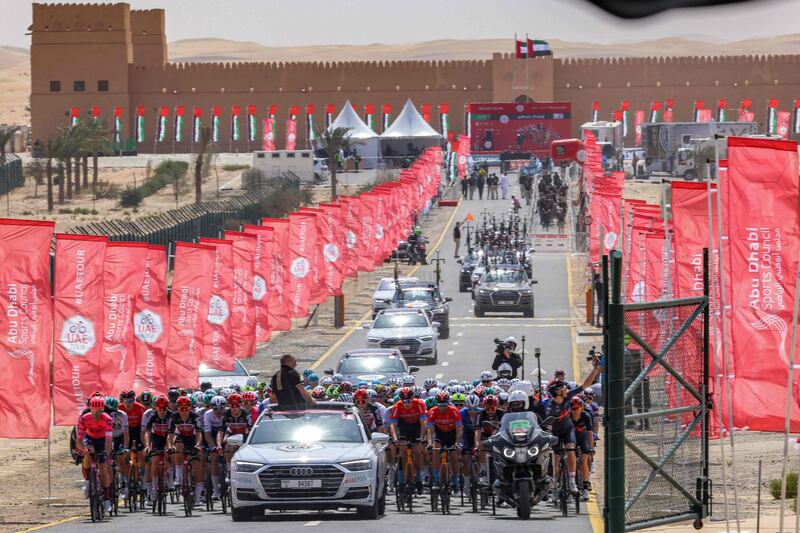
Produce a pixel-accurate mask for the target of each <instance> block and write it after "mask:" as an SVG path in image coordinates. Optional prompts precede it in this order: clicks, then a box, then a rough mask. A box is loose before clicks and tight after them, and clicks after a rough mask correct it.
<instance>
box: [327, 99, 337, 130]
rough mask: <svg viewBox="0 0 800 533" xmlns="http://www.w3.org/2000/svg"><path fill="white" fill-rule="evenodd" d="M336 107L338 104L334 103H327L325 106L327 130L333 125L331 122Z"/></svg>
mask: <svg viewBox="0 0 800 533" xmlns="http://www.w3.org/2000/svg"><path fill="white" fill-rule="evenodd" d="M335 109H336V106H334V105H333V104H327V105H326V106H325V129H326V130H327V129H328V128H330V127H331V124H333V111H334V110H335Z"/></svg>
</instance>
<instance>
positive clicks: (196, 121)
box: [192, 107, 203, 143]
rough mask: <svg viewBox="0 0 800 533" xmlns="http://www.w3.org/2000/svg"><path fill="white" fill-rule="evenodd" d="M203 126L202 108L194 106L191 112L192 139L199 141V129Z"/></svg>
mask: <svg viewBox="0 0 800 533" xmlns="http://www.w3.org/2000/svg"><path fill="white" fill-rule="evenodd" d="M202 127H203V108H202V107H195V108H194V111H193V112H192V141H194V142H196V143H199V142H200V131H201V129H202Z"/></svg>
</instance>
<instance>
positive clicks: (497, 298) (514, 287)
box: [472, 265, 536, 317]
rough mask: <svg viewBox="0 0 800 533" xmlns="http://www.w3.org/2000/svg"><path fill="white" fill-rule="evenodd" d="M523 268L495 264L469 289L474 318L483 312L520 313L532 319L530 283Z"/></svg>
mask: <svg viewBox="0 0 800 533" xmlns="http://www.w3.org/2000/svg"><path fill="white" fill-rule="evenodd" d="M533 283H536V282H535V281H531V280H530V278H528V274H527V272H526V271H525V268H524V267H521V266H514V265H498V266H492V267H489V268H487V269H486V271H485V272H484V273H483V274H482V275H481V278H480V279H479V280H478V282H477V283H476V284H475V287H474V288H473V289H472V297H473V298H474V299H475V316H476V317H483V316H485V314H486V312H487V311H489V312H501V313H522V314H523V316H526V317H533V316H534V311H535V303H534V296H533V290H532V289H531V284H533Z"/></svg>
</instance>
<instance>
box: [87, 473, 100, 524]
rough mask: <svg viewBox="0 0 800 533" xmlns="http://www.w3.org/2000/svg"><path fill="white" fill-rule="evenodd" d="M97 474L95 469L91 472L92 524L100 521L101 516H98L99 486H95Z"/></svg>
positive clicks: (90, 503)
mask: <svg viewBox="0 0 800 533" xmlns="http://www.w3.org/2000/svg"><path fill="white" fill-rule="evenodd" d="M95 477H96V473H95V471H94V469H91V470H89V514H90V516H91V518H92V522H97V521H99V520H100V515H99V514H97V496H98V495H97V485H96V484H95Z"/></svg>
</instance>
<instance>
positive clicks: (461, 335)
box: [456, 331, 464, 337]
mask: <svg viewBox="0 0 800 533" xmlns="http://www.w3.org/2000/svg"><path fill="white" fill-rule="evenodd" d="M463 336H464V332H463V331H459V332H458V333H456V337H463Z"/></svg>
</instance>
